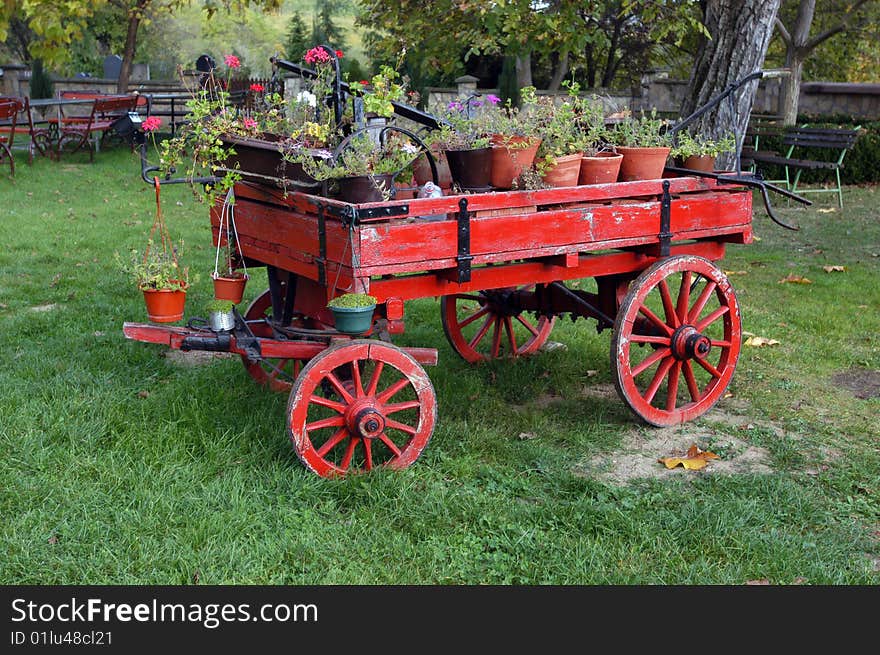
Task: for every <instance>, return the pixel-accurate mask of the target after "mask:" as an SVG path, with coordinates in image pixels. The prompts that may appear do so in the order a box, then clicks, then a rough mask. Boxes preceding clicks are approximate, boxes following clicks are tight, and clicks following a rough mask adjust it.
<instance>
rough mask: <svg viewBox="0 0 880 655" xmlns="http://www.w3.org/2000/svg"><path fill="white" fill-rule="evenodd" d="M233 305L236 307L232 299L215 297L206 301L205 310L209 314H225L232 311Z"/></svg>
mask: <svg viewBox="0 0 880 655" xmlns="http://www.w3.org/2000/svg"><path fill="white" fill-rule="evenodd" d="M233 307H235V303H234V302H232V301H231V300H223V299H221V298H214V299H213V300H209V301H208V302H206V303H205V311H206V312H208V313H209V314H216V313H221V314H225V313H227V312H231V311H232V308H233Z"/></svg>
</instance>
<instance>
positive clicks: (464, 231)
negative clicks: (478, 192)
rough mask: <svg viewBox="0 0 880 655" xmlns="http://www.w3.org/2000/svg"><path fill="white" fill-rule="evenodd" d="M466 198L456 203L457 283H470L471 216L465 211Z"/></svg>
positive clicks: (471, 258) (471, 257)
mask: <svg viewBox="0 0 880 655" xmlns="http://www.w3.org/2000/svg"><path fill="white" fill-rule="evenodd" d="M467 205H468V201H467V198H462V199H461V200H459V201H458V219H457V222H458V255H457V256H456V258H455V261H456V262H457V266H456V278H457V280H458V283H459V284H461V283H462V282H470V281H471V260H473V256H472V255H471V215H470V213H468V210H467Z"/></svg>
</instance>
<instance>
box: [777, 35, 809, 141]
mask: <svg viewBox="0 0 880 655" xmlns="http://www.w3.org/2000/svg"><path fill="white" fill-rule="evenodd" d="M805 58H806V57H804V56H802V55H800V54H799V53H797V52H792V53H790V56H786V58H785V67H786V68H787V69H789V70H790V71H791V75H788V76H787V77H783V78H782V85H781V86H780V87H779V113H780V114H781V115H782V124H783V125H794V124H795V123H796V122H797V112H798V101H799V99H800V96H801V75H802V74H803V72H804V59H805Z"/></svg>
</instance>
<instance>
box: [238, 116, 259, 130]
mask: <svg viewBox="0 0 880 655" xmlns="http://www.w3.org/2000/svg"><path fill="white" fill-rule="evenodd" d="M241 124H242V125H244V129H246V130H253V129H255V128H256V127H257V121H255V120H254V119H253V118H245V119H244V120H242V121H241Z"/></svg>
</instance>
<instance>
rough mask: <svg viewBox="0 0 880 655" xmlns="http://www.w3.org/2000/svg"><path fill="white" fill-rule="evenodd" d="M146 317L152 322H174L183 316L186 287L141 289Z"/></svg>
mask: <svg viewBox="0 0 880 655" xmlns="http://www.w3.org/2000/svg"><path fill="white" fill-rule="evenodd" d="M141 291H143V293H144V302H145V303H146V305H147V317H148V318H149V319H150V321H151V322H153V323H174V322H175V321H179V320H180V319H182V318H183V308H184V305H185V304H186V289H181V290H178V289H141Z"/></svg>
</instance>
